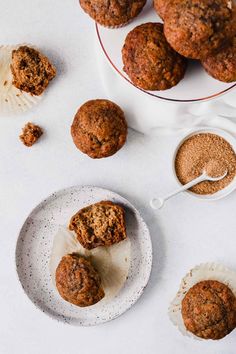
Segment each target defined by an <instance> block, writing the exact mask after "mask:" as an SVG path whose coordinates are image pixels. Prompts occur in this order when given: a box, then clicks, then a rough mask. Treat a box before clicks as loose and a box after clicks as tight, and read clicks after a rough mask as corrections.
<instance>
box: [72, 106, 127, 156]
mask: <svg viewBox="0 0 236 354" xmlns="http://www.w3.org/2000/svg"><path fill="white" fill-rule="evenodd" d="M71 135H72V138H73V141H74V143H75V145H76V146H77V148H78V149H79V150H80V151H82V152H83V153H85V154H87V155H88V156H90V157H91V158H93V159H99V158H103V157H108V156H111V155H113V154H115V153H116V152H117V151H118V150H119V149H121V148H122V146H123V145H124V144H125V141H126V137H127V123H126V120H125V116H124V113H123V111H122V110H121V108H120V107H119V106H117V105H116V104H115V103H113V102H111V101H108V100H92V101H88V102H86V103H85V104H83V106H82V107H80V109H79V110H78V112H77V113H76V115H75V118H74V121H73V124H72V126H71Z"/></svg>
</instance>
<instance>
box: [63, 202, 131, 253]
mask: <svg viewBox="0 0 236 354" xmlns="http://www.w3.org/2000/svg"><path fill="white" fill-rule="evenodd" d="M69 229H70V230H72V231H75V233H76V234H77V238H78V240H79V242H80V243H81V245H82V246H83V247H84V248H86V249H88V250H90V249H93V248H95V247H98V246H111V245H114V244H115V243H118V242H120V241H123V240H124V239H126V237H127V236H126V227H125V213H124V209H123V208H122V207H121V206H119V205H117V204H114V203H113V202H110V201H102V202H99V203H96V204H92V205H89V206H88V207H86V208H83V209H81V210H79V211H78V213H76V214H75V215H74V216H73V217H72V218H71V220H70V224H69Z"/></svg>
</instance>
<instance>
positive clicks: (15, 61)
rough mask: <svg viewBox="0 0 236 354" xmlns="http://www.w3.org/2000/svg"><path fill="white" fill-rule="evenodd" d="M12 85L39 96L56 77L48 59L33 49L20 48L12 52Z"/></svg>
mask: <svg viewBox="0 0 236 354" xmlns="http://www.w3.org/2000/svg"><path fill="white" fill-rule="evenodd" d="M11 72H12V75H13V82H12V84H13V85H14V86H15V87H16V88H18V89H20V90H22V91H25V92H28V93H30V94H32V95H35V96H39V95H41V94H42V93H43V92H44V90H45V89H46V88H47V86H48V84H49V82H50V81H51V80H52V79H53V78H54V77H55V76H56V69H55V67H54V66H53V65H52V64H51V63H50V62H49V60H48V58H47V57H45V56H44V55H43V54H41V53H40V52H39V51H37V50H36V49H34V48H30V47H27V46H21V47H19V48H18V49H16V50H13V52H12V63H11Z"/></svg>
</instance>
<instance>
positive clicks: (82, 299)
mask: <svg viewBox="0 0 236 354" xmlns="http://www.w3.org/2000/svg"><path fill="white" fill-rule="evenodd" d="M56 286H57V289H58V292H59V294H60V295H61V297H62V298H63V299H64V300H66V301H68V302H70V303H71V304H74V305H76V306H80V307H86V306H91V305H94V304H96V303H97V302H98V301H100V300H101V299H102V298H103V297H104V296H105V293H104V290H103V288H102V286H101V278H100V276H99V274H98V272H97V271H96V270H95V269H94V268H93V266H92V264H91V263H90V262H89V260H87V259H86V258H84V257H82V256H79V255H78V254H75V253H73V254H68V255H66V256H64V257H63V258H62V260H61V261H60V263H59V265H58V267H57V269H56Z"/></svg>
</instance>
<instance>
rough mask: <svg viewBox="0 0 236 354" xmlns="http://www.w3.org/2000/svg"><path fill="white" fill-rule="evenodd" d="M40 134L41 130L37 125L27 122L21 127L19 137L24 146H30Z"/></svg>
mask: <svg viewBox="0 0 236 354" xmlns="http://www.w3.org/2000/svg"><path fill="white" fill-rule="evenodd" d="M42 134H43V131H42V129H41V128H40V127H39V126H38V125H35V124H33V123H30V122H29V123H27V124H26V125H25V126H24V128H23V129H22V134H21V135H20V136H19V138H20V140H21V141H22V143H23V144H24V145H25V146H28V147H31V146H32V145H34V144H35V143H36V141H37V140H38V139H39V138H40V136H41V135H42Z"/></svg>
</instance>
